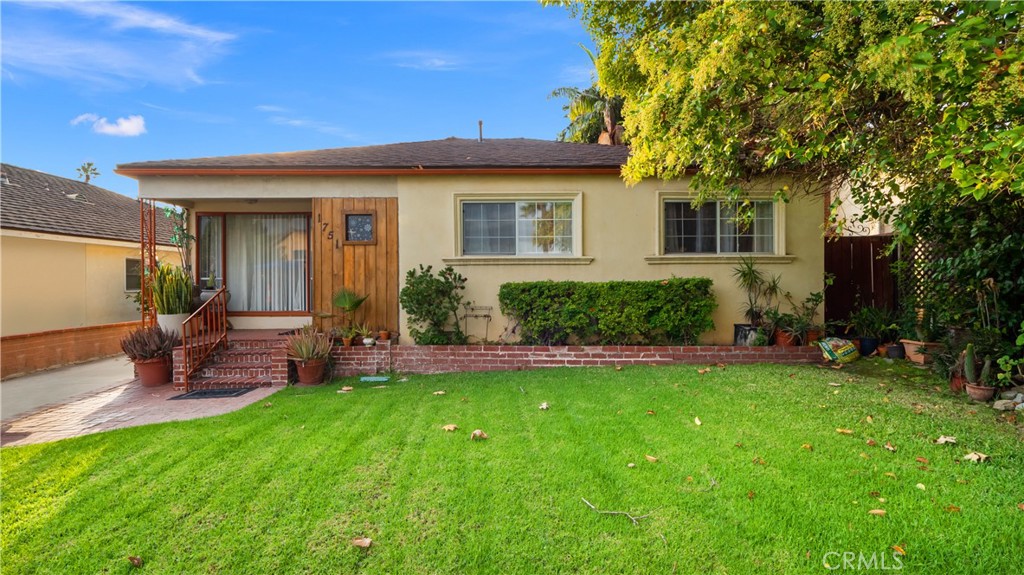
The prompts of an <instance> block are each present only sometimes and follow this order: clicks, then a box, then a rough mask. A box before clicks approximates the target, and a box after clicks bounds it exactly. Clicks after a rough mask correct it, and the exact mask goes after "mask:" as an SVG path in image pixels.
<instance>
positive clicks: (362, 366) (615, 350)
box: [331, 342, 822, 376]
mask: <svg viewBox="0 0 1024 575" xmlns="http://www.w3.org/2000/svg"><path fill="white" fill-rule="evenodd" d="M331 353H332V356H333V357H334V374H335V375H337V376H348V375H359V374H371V373H381V372H386V371H396V372H400V373H417V374H429V373H453V372H460V371H516V370H523V369H535V368H543V367H578V366H619V365H670V364H678V363H682V364H715V363H726V364H749V363H785V364H796V363H818V362H821V361H822V355H821V351H820V350H819V349H818V348H817V347H814V346H806V347H793V348H784V347H747V346H626V345H623V346H619V345H610V346H564V345H563V346H536V345H534V346H527V345H464V346H456V345H452V346H446V345H392V344H390V343H389V342H378V344H377V345H376V346H372V347H369V348H366V347H362V346H360V347H347V348H346V347H335V348H334V349H333V350H332V351H331Z"/></svg>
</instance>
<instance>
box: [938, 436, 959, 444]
mask: <svg viewBox="0 0 1024 575" xmlns="http://www.w3.org/2000/svg"><path fill="white" fill-rule="evenodd" d="M935 443H937V444H939V445H942V444H944V443H956V438H955V437H953V436H951V435H940V436H939V438H938V439H936V440H935Z"/></svg>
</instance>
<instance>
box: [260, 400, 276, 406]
mask: <svg viewBox="0 0 1024 575" xmlns="http://www.w3.org/2000/svg"><path fill="white" fill-rule="evenodd" d="M271 405H274V404H273V403H270V402H269V401H268V402H266V403H264V404H263V407H270V406H271Z"/></svg>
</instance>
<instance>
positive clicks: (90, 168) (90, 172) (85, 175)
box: [75, 162, 100, 184]
mask: <svg viewBox="0 0 1024 575" xmlns="http://www.w3.org/2000/svg"><path fill="white" fill-rule="evenodd" d="M75 172H76V173H77V174H78V177H79V178H80V179H81V180H82V181H83V182H85V183H87V184H88V183H89V180H91V179H92V178H96V177H98V176H99V175H100V171H99V170H97V169H96V166H95V165H93V163H92V162H85V163H83V164H82V165H81V166H78V167H77V168H75Z"/></svg>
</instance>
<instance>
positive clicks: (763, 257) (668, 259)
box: [644, 254, 796, 265]
mask: <svg viewBox="0 0 1024 575" xmlns="http://www.w3.org/2000/svg"><path fill="white" fill-rule="evenodd" d="M747 257H753V258H754V261H755V262H757V263H759V264H788V263H792V262H794V261H796V256H789V255H786V256H777V255H774V254H721V255H718V254H693V255H681V254H672V255H667V256H646V257H644V261H646V262H647V263H648V265H668V264H734V263H740V262H741V261H743V259H744V258H747Z"/></svg>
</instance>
